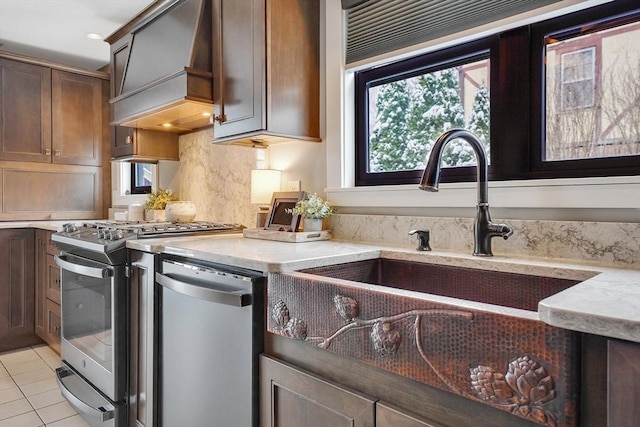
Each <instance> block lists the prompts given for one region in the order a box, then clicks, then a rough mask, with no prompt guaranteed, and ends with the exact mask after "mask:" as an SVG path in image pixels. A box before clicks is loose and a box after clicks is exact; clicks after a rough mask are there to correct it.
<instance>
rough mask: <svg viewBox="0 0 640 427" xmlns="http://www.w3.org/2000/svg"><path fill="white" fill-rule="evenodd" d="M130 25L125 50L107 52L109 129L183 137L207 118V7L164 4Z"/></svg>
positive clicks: (188, 2) (192, 2)
mask: <svg viewBox="0 0 640 427" xmlns="http://www.w3.org/2000/svg"><path fill="white" fill-rule="evenodd" d="M166 3H167V5H166V7H163V8H161V9H160V10H158V11H156V12H155V13H153V14H152V15H151V16H149V17H148V18H146V19H144V20H143V21H142V22H140V23H139V24H138V25H136V26H135V27H134V28H133V29H132V30H131V32H130V34H129V35H128V37H129V44H128V46H129V49H128V51H127V50H124V49H123V51H122V52H120V56H117V55H118V54H116V53H114V52H113V51H112V61H113V62H114V63H113V64H112V69H113V70H114V71H113V72H114V74H117V73H122V78H121V79H118V78H116V79H115V81H116V82H118V80H120V81H119V83H116V85H118V87H116V88H115V97H114V98H112V99H111V101H110V102H111V104H112V107H113V109H112V111H113V120H112V122H111V124H112V125H120V126H128V127H134V128H142V129H151V130H161V131H169V132H176V133H184V132H188V131H192V130H194V129H198V128H201V127H205V126H209V125H210V121H209V119H210V116H211V114H212V113H213V74H212V47H211V46H212V34H211V31H212V30H211V28H212V23H211V2H210V1H206V0H177V1H176V0H174V1H167V2H166Z"/></svg>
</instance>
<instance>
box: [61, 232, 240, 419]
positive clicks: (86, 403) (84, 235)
mask: <svg viewBox="0 0 640 427" xmlns="http://www.w3.org/2000/svg"><path fill="white" fill-rule="evenodd" d="M242 228H243V227H242V226H240V225H237V224H222V223H211V222H195V223H188V224H172V223H149V222H117V221H102V222H94V223H84V224H81V225H75V224H65V225H64V227H63V230H62V231H61V232H59V233H55V234H53V236H52V240H53V241H54V242H55V244H56V245H57V246H58V247H59V248H60V249H61V254H60V255H59V256H58V257H56V263H57V264H58V266H59V267H60V269H61V314H62V316H61V356H62V361H63V366H62V367H61V368H59V369H57V370H56V374H57V378H58V383H59V386H60V390H61V392H62V394H63V395H64V397H65V398H66V399H67V400H68V401H69V403H71V404H72V405H73V406H74V407H75V408H76V409H77V410H78V413H79V414H80V415H81V416H82V417H83V418H84V419H85V420H86V421H87V422H88V423H89V424H90V425H92V426H116V427H120V426H125V425H126V424H127V422H126V419H127V366H128V363H127V355H128V348H127V346H128V333H129V331H128V329H129V327H128V324H129V313H128V308H127V306H128V293H129V292H128V287H127V277H126V274H125V273H126V268H127V265H126V260H127V256H126V253H127V252H126V241H127V240H129V239H140V238H148V237H159V236H166V235H193V234H207V233H237V232H240V231H241V230H242Z"/></svg>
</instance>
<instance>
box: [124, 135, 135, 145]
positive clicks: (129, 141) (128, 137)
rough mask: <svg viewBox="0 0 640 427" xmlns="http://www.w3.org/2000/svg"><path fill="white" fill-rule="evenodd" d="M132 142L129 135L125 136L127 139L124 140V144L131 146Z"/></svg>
mask: <svg viewBox="0 0 640 427" xmlns="http://www.w3.org/2000/svg"><path fill="white" fill-rule="evenodd" d="M132 142H133V138H131V135H127V137H126V138H125V140H124V143H125V144H131V143H132Z"/></svg>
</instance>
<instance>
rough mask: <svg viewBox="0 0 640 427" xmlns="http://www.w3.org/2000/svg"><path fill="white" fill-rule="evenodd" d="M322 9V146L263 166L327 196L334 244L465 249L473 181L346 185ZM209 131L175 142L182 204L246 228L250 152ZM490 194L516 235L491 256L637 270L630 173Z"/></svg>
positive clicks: (345, 122)
mask: <svg viewBox="0 0 640 427" xmlns="http://www.w3.org/2000/svg"><path fill="white" fill-rule="evenodd" d="M322 5H323V8H322V18H321V19H322V22H323V23H322V25H321V27H322V28H324V30H323V31H324V36H323V37H322V40H323V45H322V46H321V48H322V55H321V73H322V87H321V89H322V90H321V94H322V97H323V98H322V100H321V111H322V120H323V126H322V127H321V129H322V132H323V134H322V138H323V142H322V143H321V144H315V143H300V142H292V143H285V144H278V145H274V146H272V147H270V148H269V149H268V150H267V153H266V154H265V153H263V156H265V157H266V158H267V159H268V161H267V162H268V163H270V164H266V165H262V167H265V166H266V167H271V168H274V169H280V170H282V171H283V176H282V180H283V184H286V182H287V181H289V180H300V181H302V189H303V190H306V191H310V192H315V193H318V194H327V195H328V197H329V200H331V201H333V202H334V203H336V204H337V205H338V206H339V208H340V213H341V214H340V215H338V216H336V217H334V219H333V220H332V221H331V222H330V224H331V225H330V226H331V227H332V228H333V232H334V238H338V239H344V240H358V241H370V242H376V243H386V244H391V245H399V246H403V247H412V246H414V244H415V243H414V239H413V238H411V237H409V236H407V235H406V233H407V231H408V230H409V229H411V228H429V229H431V230H432V242H433V243H432V246H433V247H434V249H439V250H452V251H457V252H468V253H470V252H471V249H472V243H473V242H472V227H473V216H474V205H475V199H474V194H475V191H476V189H475V183H462V184H452V185H443V186H442V191H441V192H440V193H438V194H440V196H439V197H436V196H434V195H431V196H429V197H427V196H425V193H423V192H419V191H417V190H415V189H414V188H411V189H407V188H395V189H390V188H360V189H352V188H349V182H350V181H351V180H352V177H350V176H349V175H350V173H352V157H350V156H352V155H353V153H352V152H351V151H352V149H351V148H350V146H351V142H352V138H353V135H352V133H353V131H352V130H350V129H352V126H351V124H350V123H351V117H352V112H350V111H349V103H347V102H345V101H344V100H345V99H347V100H348V99H352V97H351V95H350V93H352V92H350V91H351V90H352V88H351V83H352V80H351V79H352V75H353V74H352V73H346V72H345V69H344V66H343V65H342V61H343V60H342V58H343V57H342V55H343V53H342V52H341V50H339V49H335V48H334V47H335V46H336V45H340V43H342V41H341V37H342V32H341V29H340V25H341V24H340V21H341V16H342V15H341V13H342V12H341V10H340V2H339V0H324V1H323V2H322ZM211 132H212V131H211V130H206V131H202V132H198V133H194V134H188V135H183V136H181V138H180V151H181V152H180V154H181V162H180V170H179V174H180V182H181V185H180V194H181V198H183V199H191V200H194V201H195V202H196V204H197V205H198V211H199V215H198V218H197V219H203V220H223V221H236V222H242V223H243V224H245V225H247V226H253V224H254V220H255V215H254V214H255V212H256V207H255V206H253V205H251V204H250V203H249V186H250V170H251V169H253V168H255V167H257V166H258V163H259V162H258V161H257V155H258V154H257V152H258V151H259V150H257V149H251V148H246V147H239V146H226V145H214V144H212V143H211V142H210V141H211ZM327 187H328V188H327ZM497 187H500V188H497ZM490 197H491V199H490V200H491V201H492V206H493V207H494V209H493V213H494V215H493V216H494V218H496V219H499V221H502V220H505V219H507V222H509V223H510V224H511V225H512V226H513V227H514V229H515V233H514V235H513V236H512V237H511V238H510V239H509V240H507V241H502V240H501V239H500V240H499V239H494V252H495V253H496V254H497V255H508V254H513V255H518V256H525V257H536V258H539V257H541V258H553V259H567V260H577V261H581V262H587V263H598V264H601V265H602V264H604V265H615V266H620V267H631V268H637V267H638V261H637V260H636V261H634V254H637V253H638V251H639V250H640V226H639V225H638V223H640V207H639V205H640V180H639V177H629V178H625V177H618V178H615V179H612V178H604V179H586V180H581V181H575V180H573V181H570V182H568V181H566V180H565V181H563V180H550V181H548V182H542V181H537V182H529V183H508V182H505V183H493V184H492V185H491V189H490ZM438 200H440V201H438ZM576 200H577V201H576Z"/></svg>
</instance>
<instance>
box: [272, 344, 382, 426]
mask: <svg viewBox="0 0 640 427" xmlns="http://www.w3.org/2000/svg"><path fill="white" fill-rule="evenodd" d="M374 406H375V400H371V399H369V398H368V397H366V396H364V395H361V394H358V393H355V392H353V391H351V390H348V389H346V388H342V387H340V386H338V385H335V384H333V383H330V382H328V381H325V380H323V379H322V378H320V377H316V376H314V375H311V374H309V373H306V372H303V371H301V370H298V369H296V368H294V367H292V366H291V365H288V364H286V363H284V362H280V361H277V360H275V359H272V358H270V357H268V356H264V355H262V356H260V425H261V426H262V427H299V426H305V427H326V426H333V427H342V426H344V427H352V426H353V427H373V426H374V421H375V420H374V410H375V409H374Z"/></svg>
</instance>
